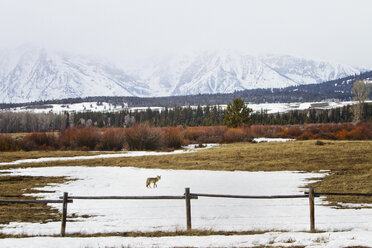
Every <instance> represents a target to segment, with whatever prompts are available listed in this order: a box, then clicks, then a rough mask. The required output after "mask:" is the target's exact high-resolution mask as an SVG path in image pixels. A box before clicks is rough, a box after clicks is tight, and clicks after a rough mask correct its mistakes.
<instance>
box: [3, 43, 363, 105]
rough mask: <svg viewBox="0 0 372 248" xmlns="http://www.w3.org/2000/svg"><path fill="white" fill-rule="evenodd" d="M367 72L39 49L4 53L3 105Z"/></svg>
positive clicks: (233, 87)
mask: <svg viewBox="0 0 372 248" xmlns="http://www.w3.org/2000/svg"><path fill="white" fill-rule="evenodd" d="M362 71H363V70H362V69H360V68H355V67H351V66H344V65H339V64H332V63H328V62H324V61H315V60H310V59H304V58H296V57H293V56H289V55H262V56H251V55H249V54H245V53H241V52H238V51H235V50H209V51H204V52H201V53H195V54H187V55H185V54H183V55H182V56H165V57H158V58H156V59H149V60H147V61H144V62H143V63H139V64H136V65H132V66H128V67H125V68H124V70H123V69H120V68H118V67H116V66H113V65H111V64H110V63H108V62H107V61H103V60H97V59H92V58H90V57H86V56H81V55H75V54H71V53H66V52H52V51H48V50H46V49H43V48H40V47H33V46H27V45H26V46H22V47H19V48H17V49H15V50H7V51H0V90H1V91H0V92H1V93H0V101H2V102H29V101H38V100H47V99H59V98H74V97H88V96H142V97H143V96H169V95H191V94H212V93H231V92H234V91H239V90H244V89H255V88H283V87H287V86H294V85H301V84H310V83H320V82H323V81H328V80H333V79H337V78H341V77H345V76H349V75H353V74H359V73H360V72H362Z"/></svg>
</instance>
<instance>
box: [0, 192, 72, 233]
mask: <svg viewBox="0 0 372 248" xmlns="http://www.w3.org/2000/svg"><path fill="white" fill-rule="evenodd" d="M61 199H62V200H0V203H4V204H12V203H16V204H29V203H41V204H45V203H62V221H61V236H62V237H64V236H65V234H66V220H67V204H68V203H73V200H71V199H68V193H66V192H65V193H64V194H63V197H61Z"/></svg>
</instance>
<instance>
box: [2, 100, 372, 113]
mask: <svg viewBox="0 0 372 248" xmlns="http://www.w3.org/2000/svg"><path fill="white" fill-rule="evenodd" d="M367 102H372V101H367ZM353 103H354V102H352V101H346V102H302V103H301V102H295V103H261V104H248V106H249V107H250V108H252V109H253V111H261V110H267V112H268V113H269V114H275V113H284V112H289V111H291V110H306V109H310V108H313V109H332V108H339V107H343V106H346V105H351V104H353ZM219 106H220V107H221V108H226V105H219ZM191 107H193V108H196V107H197V106H191ZM150 108H151V109H152V110H157V111H162V110H163V109H164V108H163V107H150ZM146 109H148V107H130V108H128V105H127V104H126V103H124V104H122V105H113V104H110V103H107V102H102V103H100V104H97V102H83V103H75V104H49V105H45V106H44V107H43V108H27V107H17V108H11V109H4V110H10V111H14V112H25V111H29V112H34V113H49V112H52V113H63V112H86V111H92V112H98V111H99V112H118V111H122V110H131V111H145V110H146Z"/></svg>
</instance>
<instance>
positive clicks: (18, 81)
mask: <svg viewBox="0 0 372 248" xmlns="http://www.w3.org/2000/svg"><path fill="white" fill-rule="evenodd" d="M147 95H149V89H148V87H147V85H146V84H143V83H141V82H140V81H139V80H135V79H134V78H132V77H131V76H129V75H127V74H126V73H124V72H123V71H122V70H120V69H117V68H116V67H114V66H111V65H109V64H107V63H104V62H99V61H95V60H92V59H90V58H86V57H82V56H76V55H66V54H64V53H58V52H47V51H46V50H44V49H37V48H34V47H21V48H18V49H17V50H12V51H5V52H4V51H3V52H2V53H1V54H0V101H1V102H28V101H36V100H45V99H61V98H70V97H71V98H76V97H86V96H147Z"/></svg>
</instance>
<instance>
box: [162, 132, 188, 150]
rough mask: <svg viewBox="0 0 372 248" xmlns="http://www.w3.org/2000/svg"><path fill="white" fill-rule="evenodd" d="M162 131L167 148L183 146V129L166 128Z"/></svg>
mask: <svg viewBox="0 0 372 248" xmlns="http://www.w3.org/2000/svg"><path fill="white" fill-rule="evenodd" d="M163 131H164V142H165V146H166V147H168V148H175V149H178V148H181V146H182V145H184V144H185V141H184V139H183V129H182V128H179V127H166V128H163Z"/></svg>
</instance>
